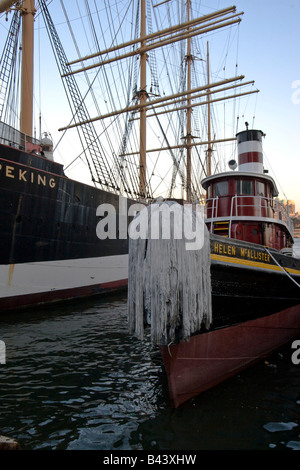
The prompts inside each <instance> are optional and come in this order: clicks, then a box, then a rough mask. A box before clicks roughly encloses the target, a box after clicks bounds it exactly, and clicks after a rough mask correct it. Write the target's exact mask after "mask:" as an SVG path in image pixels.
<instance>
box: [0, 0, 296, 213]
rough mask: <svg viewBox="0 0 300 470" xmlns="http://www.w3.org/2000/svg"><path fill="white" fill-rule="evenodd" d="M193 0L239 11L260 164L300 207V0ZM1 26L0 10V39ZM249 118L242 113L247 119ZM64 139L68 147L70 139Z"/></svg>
mask: <svg viewBox="0 0 300 470" xmlns="http://www.w3.org/2000/svg"><path fill="white" fill-rule="evenodd" d="M70 1H71V0H66V3H68V2H70ZM193 3H194V4H195V3H197V8H198V7H199V5H200V7H201V8H202V10H201V11H202V14H205V13H206V12H210V11H213V10H218V9H222V8H225V7H229V6H231V5H236V7H237V11H238V12H244V15H243V16H242V22H241V25H240V27H239V33H238V34H239V73H241V74H243V75H245V80H255V86H256V87H257V88H258V89H259V90H260V92H259V93H258V95H257V98H255V125H254V127H255V128H257V129H260V130H262V131H263V132H264V133H265V134H266V137H265V138H264V141H263V148H264V158H265V167H267V168H268V170H269V174H270V175H271V176H273V178H274V179H275V181H276V183H277V187H278V189H279V192H280V194H279V196H280V198H282V199H285V198H287V199H290V200H293V201H295V203H296V210H298V211H300V28H299V24H300V0H284V1H283V0H236V1H235V2H234V1H233V2H231V1H230V2H229V1H227V0H226V1H225V0H201V1H200V0H197V2H196V1H195V0H194V1H193V0H192V4H193ZM52 6H53V5H52ZM37 26H38V20H36V27H37ZM6 29H7V23H6V22H5V18H4V17H3V16H1V19H0V43H2V40H3V38H4V32H5V31H6ZM1 38H2V39H1ZM41 53H42V54H44V55H45V57H44V59H45V60H44V61H45V62H46V63H47V66H48V67H49V68H48V70H47V71H46V75H47V76H48V78H49V85H47V87H48V86H49V93H48V89H47V90H46V91H47V92H46V93H45V89H44V94H43V101H44V103H43V105H44V108H45V105H47V106H48V110H49V116H50V115H51V114H52V121H51V116H50V119H49V122H50V126H52V127H55V130H52V131H51V133H52V134H53V135H55V140H57V139H59V133H57V128H58V127H60V126H63V125H66V124H67V122H66V121H65V120H64V119H63V116H62V115H60V114H58V115H57V106H58V102H59V97H58V95H57V99H56V100H53V95H52V92H51V89H50V86H51V82H53V83H55V82H54V75H55V74H56V75H57V72H54V71H53V70H52V68H51V67H52V66H51V65H50V64H51V61H50V60H48V55H49V54H51V51H50V49H47V48H44V49H43V51H42V52H39V54H41ZM43 73H44V74H45V72H43ZM255 96H256V95H255ZM44 113H45V111H44ZM251 118H252V116H250V117H249V116H247V120H249V119H251ZM48 125H49V124H48ZM69 145H70V148H71V146H72V142H71V141H70V140H69ZM63 163H65V162H63Z"/></svg>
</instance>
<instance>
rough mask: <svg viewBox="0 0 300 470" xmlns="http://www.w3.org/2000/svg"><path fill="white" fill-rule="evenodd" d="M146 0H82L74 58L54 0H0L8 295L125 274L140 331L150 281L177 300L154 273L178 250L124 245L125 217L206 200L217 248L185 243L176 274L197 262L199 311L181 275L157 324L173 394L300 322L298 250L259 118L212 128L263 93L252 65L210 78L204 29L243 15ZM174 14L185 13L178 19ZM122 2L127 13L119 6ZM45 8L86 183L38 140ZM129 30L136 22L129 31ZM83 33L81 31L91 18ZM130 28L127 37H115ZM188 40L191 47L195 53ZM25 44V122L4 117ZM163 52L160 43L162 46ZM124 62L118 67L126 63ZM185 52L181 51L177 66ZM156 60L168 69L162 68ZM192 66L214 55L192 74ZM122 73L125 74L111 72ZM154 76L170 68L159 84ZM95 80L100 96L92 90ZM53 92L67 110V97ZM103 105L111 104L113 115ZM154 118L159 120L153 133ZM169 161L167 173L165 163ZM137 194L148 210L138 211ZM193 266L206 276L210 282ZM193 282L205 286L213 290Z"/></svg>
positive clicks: (22, 298) (76, 294)
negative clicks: (223, 158)
mask: <svg viewBox="0 0 300 470" xmlns="http://www.w3.org/2000/svg"><path fill="white" fill-rule="evenodd" d="M60 3H61V5H62V7H63V12H64V15H65V20H64V26H63V27H64V29H66V26H67V27H68V29H69V30H70V31H71V33H72V34H71V35H72V36H73V39H75V40H76V37H77V38H78V37H79V27H78V30H76V34H75V33H74V30H73V29H72V22H73V21H74V22H75V18H72V20H70V18H69V17H68V16H67V12H66V9H65V5H64V3H63V2H62V1H61V2H60ZM76 3H77V5H78V3H79V2H76ZM150 6H151V5H150V2H146V0H135V1H133V2H130V3H129V4H128V2H124V4H122V7H123V10H122V8H121V4H119V8H120V10H122V11H117V12H116V11H112V9H111V8H110V5H109V3H108V2H106V1H104V2H101V8H100V7H99V8H98V9H97V6H96V3H95V10H93V11H91V5H90V4H89V3H88V2H84V8H85V9H86V10H85V16H86V18H87V19H88V22H89V25H90V29H91V30H92V33H93V47H89V50H92V52H88V53H82V52H81V51H80V50H79V49H80V48H79V45H78V42H77V43H76V44H75V51H76V52H77V53H78V58H77V59H73V60H72V61H70V60H69V59H68V58H67V55H66V53H65V50H64V47H63V45H62V42H61V41H60V37H59V35H58V31H57V28H56V27H55V24H54V22H53V20H52V18H51V16H50V12H49V9H48V7H47V4H46V1H45V0H39V2H37V4H36V5H35V3H34V1H33V0H23V1H22V2H14V1H11V0H2V1H1V2H0V13H2V12H4V11H9V14H11V16H12V22H11V26H10V29H9V31H8V37H7V41H6V44H5V48H4V52H3V54H2V58H1V71H0V73H1V95H0V100H1V101H0V106H1V107H0V112H1V114H0V121H1V122H0V181H1V196H0V197H1V204H0V231H1V241H2V243H1V246H0V308H1V310H2V311H3V310H12V309H16V308H18V309H19V308H22V307H29V306H31V307H32V306H35V305H41V304H43V305H44V304H47V303H51V302H54V301H62V300H70V299H77V298H80V297H85V296H90V295H99V294H101V293H106V292H109V291H112V290H118V289H122V288H124V287H126V286H127V284H128V279H129V294H128V295H129V302H128V304H129V316H131V320H130V323H131V330H132V332H134V333H137V325H138V327H139V328H140V329H143V325H144V322H145V321H147V320H148V319H149V317H152V318H153V312H152V311H151V308H152V307H151V306H153V305H154V307H155V302H154V303H153V302H152V303H151V302H150V304H149V303H148V304H147V308H145V305H144V301H145V298H146V297H147V296H148V294H149V292H150V298H151V296H152V297H153V296H154V298H155V299H156V301H157V300H158V304H156V306H157V305H159V306H160V307H163V308H160V310H161V311H163V310H164V311H167V315H169V316H170V305H171V304H172V302H170V298H168V299H166V298H165V299H164V302H165V303H164V304H162V303H161V300H162V296H161V295H162V293H161V291H160V289H161V286H165V283H164V282H162V283H161V285H160V282H159V280H161V275H160V274H159V273H167V275H166V277H165V279H168V276H169V275H170V273H172V272H173V273H174V272H175V271H176V270H175V269H173V268H175V265H174V263H173V262H174V260H172V263H173V264H172V266H171V268H172V269H169V268H170V264H169V262H170V260H169V261H168V259H166V257H165V256H164V257H162V258H160V257H159V255H158V254H157V252H155V250H154V251H152V255H153V256H154V258H153V257H152V258H151V256H150V254H151V253H150V252H151V250H150V246H151V240H150V239H147V240H145V244H146V245H145V244H144V245H143V243H141V246H142V250H143V251H142V253H140V255H141V256H140V257H138V258H136V257H135V256H133V255H132V252H131V253H130V252H129V246H128V245H129V244H130V243H131V241H132V240H131V239H128V233H127V225H128V223H129V221H131V219H132V217H133V216H134V213H135V212H136V211H138V210H139V211H140V213H141V214H142V212H143V210H144V211H147V210H149V208H150V207H153V204H152V203H154V206H155V207H157V204H158V206H159V207H160V205H162V206H164V203H162V202H156V203H155V201H156V200H157V197H158V196H161V195H162V194H164V197H165V199H167V200H168V203H167V204H168V205H169V204H171V205H174V206H176V208H178V206H179V207H180V208H182V210H184V209H185V207H186V205H187V203H193V204H196V205H201V206H202V207H204V205H205V211H206V219H205V227H206V228H205V231H204V232H205V234H206V241H207V240H208V242H209V243H208V245H209V250H208V248H207V247H208V245H207V243H206V244H205V246H206V251H207V253H208V254H209V259H208V258H206V259H205V262H203V265H201V266H199V264H197V263H198V261H199V259H201V258H203V259H204V255H203V256H202V251H201V250H198V251H197V252H196V253H194V254H193V253H192V254H191V252H189V255H190V258H189V262H188V263H183V264H181V265H180V268H181V270H178V269H177V271H176V272H177V274H178V275H179V277H180V275H182V273H184V272H185V273H186V272H187V271H184V269H183V267H185V268H187V269H188V273H189V274H188V275H189V276H190V275H191V270H190V267H191V266H192V265H193V266H194V269H196V271H194V273H196V275H195V276H194V279H192V278H190V279H191V285H192V287H193V289H192V295H195V299H196V302H195V304H194V305H196V306H197V308H196V310H195V309H190V307H189V306H190V305H192V304H191V303H188V304H186V305H187V307H185V308H183V304H182V302H181V299H182V297H180V296H181V292H180V289H182V287H184V286H186V284H187V278H186V280H185V282H183V283H181V286H180V288H179V287H178V286H177V284H176V283H175V284H174V283H173V284H172V286H173V287H174V285H175V287H176V286H177V288H175V290H174V292H175V297H176V302H175V303H174V305H175V310H176V315H175V317H174V318H173V323H172V325H171V329H172V331H173V333H174V335H172V336H170V334H169V333H170V331H169V330H170V325H168V322H165V318H162V319H161V321H159V322H158V323H157V324H156V325H154V326H156V327H157V325H158V324H160V325H163V329H164V331H163V338H162V340H161V341H160V342H158V344H159V345H160V347H161V352H162V357H163V360H164V363H165V368H166V372H167V376H168V381H169V389H170V396H171V399H172V402H173V404H174V406H178V405H179V404H181V403H182V402H184V401H185V400H187V399H188V398H190V397H192V396H194V395H196V394H198V393H200V392H201V391H203V390H206V389H208V388H210V387H211V386H213V385H215V384H217V383H219V382H220V381H221V380H224V379H225V378H227V377H229V376H231V375H232V374H234V373H236V372H237V371H239V370H241V369H242V368H244V367H246V366H248V365H250V364H252V363H253V362H255V361H257V360H259V359H261V358H262V357H263V356H264V355H266V354H269V353H270V352H271V351H272V350H274V348H277V347H279V346H280V345H282V344H283V343H284V342H286V341H289V340H290V339H291V338H292V337H294V336H297V335H298V334H299V333H300V307H299V299H300V296H299V278H300V262H299V260H298V259H296V258H295V257H293V256H292V246H293V233H292V226H291V224H290V219H289V216H288V213H287V212H286V210H285V208H284V207H283V206H281V205H280V204H279V202H278V201H277V200H276V196H277V194H278V191H277V188H276V184H275V182H274V180H273V179H272V178H271V177H270V176H269V175H268V173H267V172H266V170H265V168H264V163H263V152H262V138H263V136H264V134H263V132H262V131H260V130H257V129H255V128H254V129H251V128H250V129H249V125H248V124H247V125H246V129H243V130H239V129H238V130H237V132H236V136H230V137H226V136H225V135H224V136H223V137H220V138H218V137H217V136H216V135H215V133H214V131H213V129H212V128H211V121H212V119H211V118H212V114H213V111H212V110H213V108H212V106H216V105H217V103H225V102H227V101H231V100H233V99H234V100H237V99H242V97H243V96H249V95H251V94H255V93H257V91H258V90H255V89H253V81H252V82H245V81H244V78H245V77H244V76H242V75H236V74H234V76H233V78H224V77H222V78H221V77H220V73H219V74H218V76H217V78H216V79H214V80H211V76H212V74H211V72H210V63H211V62H210V60H209V56H210V49H209V44H208V41H206V43H205V47H203V43H202V42H201V41H202V39H201V41H200V38H202V37H203V36H206V35H209V34H213V33H215V32H217V31H218V32H219V31H222V30H227V29H228V28H231V27H235V26H236V25H238V24H239V23H240V21H241V16H242V13H237V12H236V9H235V7H229V8H225V9H223V10H218V11H216V12H208V13H206V14H202V15H192V14H191V12H192V9H191V4H190V1H189V0H188V1H187V2H183V1H181V0H178V1H174V0H173V1H162V2H157V3H156V4H155V5H153V7H154V8H153V10H154V11H155V12H156V13H155V14H154V16H153V17H152V16H151V12H150ZM197 8H198V5H197ZM134 9H136V11H137V12H138V13H137V14H136V15H133V13H132V12H133V11H134ZM100 10H101V11H100ZM174 11H176V13H179V16H180V21H178V22H175V23H174V22H173V21H172V19H173V18H172V16H173V13H174ZM100 13H101V14H100ZM104 13H105V14H106V15H107V16H106V20H105V19H104ZM128 13H131V17H130V20H129V21H127V20H126V19H125V18H127V16H126V15H127V14H128ZM7 14H8V13H7ZM40 15H42V17H43V19H44V22H45V25H46V29H47V33H48V36H49V38H50V42H51V45H52V48H53V51H54V54H55V58H56V62H57V65H58V68H59V72H60V76H61V78H62V82H63V84H64V87H65V89H66V91H67V96H68V100H69V103H70V108H71V111H72V115H71V117H70V119H69V121H68V122H69V124H67V125H63V126H62V127H60V132H61V133H62V132H66V134H67V135H68V134H69V133H71V132H73V131H75V132H78V136H79V142H80V143H81V145H82V147H81V148H82V150H80V152H79V155H78V156H77V157H76V158H74V159H73V162H74V161H75V160H76V162H77V161H79V160H81V159H82V157H84V158H85V162H86V165H87V167H88V170H89V172H90V175H91V181H92V184H88V183H86V182H79V181H77V180H76V179H73V178H70V177H67V176H66V168H65V166H64V165H63V164H62V163H59V162H58V161H56V158H55V157H53V143H52V141H51V140H50V139H49V135H46V136H44V137H43V138H42V137H41V136H42V131H41V130H40V136H39V138H38V139H37V138H35V137H33V134H34V131H33V125H32V123H33V119H32V115H33V74H32V70H33V30H34V18H35V17H39V16H40ZM100 17H101V22H102V21H104V22H105V27H104V29H102V30H101V33H100V36H101V41H102V44H101V45H100V44H99V42H100V39H99V37H100V36H99V37H98V34H97V32H96V21H97V22H99V24H101V22H100ZM146 17H147V20H148V23H146ZM160 17H161V18H163V23H165V27H164V28H162V29H157V31H153V29H154V28H153V22H154V21H155V23H158V19H159V18H160ZM20 19H21V20H22V46H21V47H20V43H19V31H20ZM117 19H118V20H120V26H118V27H117V26H116V20H117ZM152 20H153V22H152ZM169 20H170V23H169ZM77 26H78V25H77V24H76V27H77ZM123 27H124V29H125V33H131V34H132V35H133V38H131V39H130V40H127V41H126V42H124V39H123ZM82 31H83V32H84V34H85V32H86V30H85V29H83V30H82ZM64 33H65V31H64ZM84 34H82V38H81V42H83V37H85V36H84ZM109 34H110V37H111V40H109V39H108V35H109ZM80 37H81V36H80ZM121 37H122V39H123V42H121V41H120V42H118V40H119V39H120V38H121ZM81 42H80V46H81V45H82V44H81ZM116 43H118V44H117V45H116ZM89 46H90V45H89ZM192 46H196V50H197V52H196V53H195V52H194V51H192ZM82 47H83V46H82ZM19 49H22V56H23V59H22V68H23V73H22V89H21V117H20V130H19V131H18V130H16V126H15V125H14V124H12V122H11V121H8V122H7V121H6V119H5V117H6V115H7V110H8V109H9V108H8V103H10V108H13V110H14V114H16V113H15V108H16V102H17V97H18V93H17V92H16V90H15V81H16V80H15V78H16V76H17V74H18V73H17V72H16V68H15V67H16V62H17V61H15V60H14V58H15V57H16V55H17V54H16V52H17V51H18V50H19ZM159 50H162V51H163V52H162V53H161V55H159V56H157V55H156V54H157V53H158V51H159ZM194 54H196V55H194ZM175 59H176V60H175ZM117 61H118V62H117ZM119 62H120V63H121V64H123V65H117V64H119ZM169 63H170V64H171V66H170V68H169V66H168V64H169ZM175 63H176V64H177V63H179V65H178V66H177V65H176V68H175ZM124 64H125V65H124ZM158 64H162V66H163V67H162V70H163V72H161V73H160V75H159V74H158ZM196 64H197V65H199V64H200V66H202V67H204V68H203V69H202V72H200V73H198V74H193V70H194V68H195V67H196ZM137 65H138V66H139V68H138V67H137ZM149 68H150V70H151V84H150V82H149V81H148V75H147V70H148V69H149ZM223 68H224V67H223ZM223 68H222V69H223ZM107 69H108V72H107V71H106V70H107ZM29 70H30V71H31V72H30V73H29ZM125 71H126V74H127V76H128V78H127V79H125V78H124V77H120V78H117V77H119V72H121V73H123V72H125ZM92 74H93V75H92ZM100 76H101V80H99V81H98V79H99V77H100ZM11 77H12V78H11ZM78 77H79V78H78ZM159 78H162V79H163V80H162V81H163V88H162V89H160V88H159V80H158V79H159ZM200 78H202V79H203V83H199V82H200ZM84 79H85V80H86V82H85V83H86V85H85V86H86V88H83V91H82V90H81V88H80V87H79V85H78V83H80V84H82V82H83V80H84ZM138 79H139V83H138ZM193 80H194V81H193ZM174 81H175V85H174ZM169 82H170V83H171V84H172V85H171V88H170V89H169V85H168V84H169ZM96 83H97V86H98V89H97V87H95V84H96ZM103 85H106V87H107V92H106V93H104V92H103V88H102V86H103ZM243 87H244V88H243ZM249 87H250V89H249ZM93 88H96V93H97V95H96V94H92V90H93ZM243 90H246V91H243ZM89 98H91V100H93V101H94V104H95V107H96V108H97V110H98V114H97V115H96V117H91V112H90V107H91V103H90V102H88V99H89ZM99 102H100V103H101V105H102V107H101V109H99ZM56 104H57V107H58V105H59V103H58V99H56ZM104 106H105V107H106V106H109V108H107V109H106V110H105V112H104ZM197 110H200V112H199V113H197ZM202 110H205V113H206V112H207V115H206V117H205V119H203V122H204V123H205V129H204V126H203V125H202V128H201V119H202V117H203V116H204V112H203V116H201V112H202ZM58 115H59V114H58V113H57V116H58ZM200 117H201V118H200ZM57 120H58V118H57ZM149 121H150V122H151V128H150V129H151V130H150V132H148V133H147V132H146V129H147V123H148V122H149ZM155 126H156V127H155ZM113 130H115V131H116V135H117V137H115V134H114V132H113ZM136 131H137V133H138V139H137V138H136V134H135V132H136ZM158 133H159V134H160V135H161V138H160V141H159V139H157V135H158ZM203 135H205V138H203ZM112 136H113V137H112ZM158 141H159V143H157V142H158ZM227 143H230V144H232V143H233V145H237V154H238V162H235V161H234V159H233V158H231V160H230V171H226V170H225V171H220V170H221V168H220V165H221V163H220V162H217V163H216V160H215V159H214V154H215V153H216V149H217V148H218V146H219V144H227ZM201 149H202V150H203V149H204V152H203V151H202V150H201ZM203 155H204V157H203ZM159 162H160V163H161V162H162V166H163V167H164V170H165V173H164V175H163V176H162V174H163V173H161V169H159V170H158V165H159ZM213 167H214V168H213ZM236 168H238V169H236ZM167 181H168V185H167ZM162 188H163V189H164V192H163V191H162ZM204 190H205V191H206V195H205V194H204ZM137 203H140V204H142V206H143V207H144V206H145V209H143V210H142V211H141V206H138V207H139V209H138V208H137ZM164 207H165V206H164ZM168 207H169V206H168ZM176 210H177V209H176ZM135 220H136V219H133V221H135ZM174 253H175V254H176V252H173V254H174ZM133 254H134V253H133ZM171 254H172V253H171ZM181 254H183V255H184V256H185V255H186V253H185V254H184V253H183V252H181ZM148 255H149V256H148ZM185 259H187V258H184V257H183V258H181V262H182V260H185ZM146 262H147V263H148V262H150V265H148V267H149V266H150V268H149V269H148V270H147V274H149V273H150V274H151V272H152V274H153V273H155V272H156V278H155V279H154V280H153V279H150V281H151V282H148V281H149V278H147V276H145V270H144V267H145V263H146ZM177 262H178V260H177ZM151 263H152V264H151ZM152 267H153V269H152ZM154 267H155V269H154ZM133 268H135V275H133ZM177 268H178V266H177ZM202 268H203V269H202ZM138 272H139V273H140V277H138V276H136V273H138ZM180 273H181V274H180ZM134 276H135V277H134ZM199 276H200V278H199ZM201 276H202V277H201ZM196 279H202V281H203V279H204V280H205V282H202V281H201V283H202V284H201V289H200V284H199V285H197V282H195V280H196ZM173 280H174V279H173ZM145 281H146V284H143V282H145ZM152 281H153V282H152ZM153 286H154V291H153V290H152V291H151V288H152V287H153ZM149 289H150V290H149ZM199 291H201V293H202V292H204V291H205V301H204V298H200V297H199ZM146 292H147V296H146V295H145V293H146ZM164 294H165V293H164ZM195 299H194V300H195ZM146 300H149V297H147V299H146ZM149 305H150V308H148V307H149ZM204 307H205V308H204ZM197 309H198V310H199V309H200V310H201V313H200V316H199V317H198V318H197V319H196V321H195V324H196V325H197V327H196V329H194V330H192V329H191V328H190V330H191V331H190V333H189V334H188V335H186V334H185V333H184V334H183V333H182V332H183V330H184V327H185V326H186V325H183V318H184V317H186V316H187V317H188V316H189V314H190V313H191V312H190V311H189V310H193V314H194V313H195V312H196V314H197V311H198V310H197ZM205 309H207V311H204V310H205ZM145 317H147V318H145ZM132 318H133V319H132ZM204 320H205V321H204ZM150 323H151V322H150ZM152 326H153V322H152V323H151V328H152ZM190 326H191V325H189V327H190ZM161 328H162V327H161ZM187 336H188V337H187Z"/></svg>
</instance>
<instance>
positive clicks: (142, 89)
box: [139, 0, 147, 197]
mask: <svg viewBox="0 0 300 470" xmlns="http://www.w3.org/2000/svg"><path fill="white" fill-rule="evenodd" d="M145 36H146V0H141V48H142V49H143V48H144V47H145V46H146V40H145ZM140 61H141V62H140V91H139V99H140V105H141V106H142V107H141V108H140V175H139V179H140V196H141V197H146V107H145V105H146V102H147V92H146V87H147V74H146V66H147V53H146V52H145V51H144V52H142V53H141V55H140Z"/></svg>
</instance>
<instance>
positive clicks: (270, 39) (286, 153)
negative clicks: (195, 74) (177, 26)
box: [202, 0, 300, 211]
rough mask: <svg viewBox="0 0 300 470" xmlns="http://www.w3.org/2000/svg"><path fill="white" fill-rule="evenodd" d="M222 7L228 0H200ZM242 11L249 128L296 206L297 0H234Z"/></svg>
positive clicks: (299, 121)
mask: <svg viewBox="0 0 300 470" xmlns="http://www.w3.org/2000/svg"><path fill="white" fill-rule="evenodd" d="M202 4H207V5H209V6H210V7H211V6H212V7H214V6H215V7H216V8H224V7H226V6H229V3H228V1H226V2H225V1H223V0H219V1H215V2H214V1H213V0H209V1H208V0H206V1H205V0H204V1H203V2H202ZM231 4H234V5H236V7H237V11H243V12H244V15H243V16H242V23H241V26H240V31H239V39H240V45H239V70H240V72H241V73H243V74H244V75H245V76H246V79H251V80H252V79H254V80H255V85H256V87H257V88H258V89H259V90H260V93H259V94H258V96H257V105H256V111H255V115H256V118H255V127H256V128H259V129H261V130H262V131H263V132H264V133H265V134H266V137H265V139H264V143H263V145H264V153H265V158H266V162H265V164H266V166H267V167H268V169H269V173H270V175H272V176H273V177H274V178H275V180H276V182H277V185H278V189H279V190H280V196H281V197H284V195H286V197H287V198H288V199H292V200H294V201H295V203H296V210H298V211H300V0H284V1H283V0H236V1H235V2H232V3H231Z"/></svg>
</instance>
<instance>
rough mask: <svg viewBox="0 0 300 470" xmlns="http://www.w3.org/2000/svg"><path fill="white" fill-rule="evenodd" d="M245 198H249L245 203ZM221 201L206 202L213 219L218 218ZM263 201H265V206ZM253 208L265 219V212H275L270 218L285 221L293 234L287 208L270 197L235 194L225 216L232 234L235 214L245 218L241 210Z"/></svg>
mask: <svg viewBox="0 0 300 470" xmlns="http://www.w3.org/2000/svg"><path fill="white" fill-rule="evenodd" d="M228 197H230V196H228ZM245 198H247V201H244V200H245ZM219 199H220V198H219V197H215V198H209V199H207V200H206V206H207V209H210V210H211V219H215V218H217V216H218V205H219ZM249 200H250V201H249ZM257 201H258V202H257ZM263 201H265V205H263ZM209 203H210V204H211V206H210V207H208V204H209ZM251 207H252V208H253V209H254V208H255V209H258V210H259V215H258V217H263V216H262V211H263V210H265V211H267V210H269V209H271V210H272V212H273V214H272V215H273V216H272V217H270V218H272V219H273V220H274V221H276V220H280V221H283V222H284V223H285V224H286V225H287V226H288V228H289V230H290V231H291V232H293V223H292V220H291V219H290V217H289V213H288V211H287V209H286V207H285V206H284V205H283V204H282V203H281V202H279V201H278V200H274V199H273V198H268V197H265V196H261V195H251V194H247V195H244V194H242V195H239V194H235V195H234V196H231V205H230V211H229V214H224V217H228V219H229V233H231V225H232V221H233V217H234V214H235V216H236V217H238V216H243V214H240V212H241V210H242V209H245V208H251ZM211 229H212V228H211Z"/></svg>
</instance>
